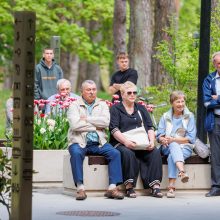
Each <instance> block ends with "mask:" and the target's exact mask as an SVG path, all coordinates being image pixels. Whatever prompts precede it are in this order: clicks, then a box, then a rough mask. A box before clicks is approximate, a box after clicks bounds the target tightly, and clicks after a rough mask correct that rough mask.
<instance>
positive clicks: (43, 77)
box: [34, 48, 63, 100]
mask: <svg viewBox="0 0 220 220" xmlns="http://www.w3.org/2000/svg"><path fill="white" fill-rule="evenodd" d="M62 78H63V71H62V69H61V67H60V66H59V65H58V64H56V62H55V60H54V51H53V49H51V48H46V49H44V52H43V58H42V59H41V60H40V63H39V64H37V65H36V68H35V88H34V99H37V100H38V99H45V100H46V99H48V98H49V97H50V96H52V95H53V94H55V93H56V92H57V89H56V85H57V81H58V80H59V79H62Z"/></svg>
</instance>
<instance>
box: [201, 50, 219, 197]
mask: <svg viewBox="0 0 220 220" xmlns="http://www.w3.org/2000/svg"><path fill="white" fill-rule="evenodd" d="M212 61H213V65H214V67H215V69H216V70H215V71H214V72H212V73H210V74H209V75H208V76H207V77H206V78H205V79H204V82H203V102H204V105H205V107H206V109H207V113H206V118H205V129H206V131H208V136H209V142H210V147H211V180H212V187H211V190H210V191H209V192H208V193H207V194H206V196H207V197H211V196H220V51H219V52H216V53H214V54H213V56H212Z"/></svg>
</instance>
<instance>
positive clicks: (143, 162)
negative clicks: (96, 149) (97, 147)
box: [109, 81, 163, 198]
mask: <svg viewBox="0 0 220 220" xmlns="http://www.w3.org/2000/svg"><path fill="white" fill-rule="evenodd" d="M120 92H121V96H122V102H121V103H118V104H116V105H113V106H112V107H111V110H110V115H111V118H110V126H109V128H110V132H111V137H110V143H111V144H112V145H113V146H116V149H118V150H119V151H120V153H121V159H122V172H123V182H124V185H125V188H126V196H127V197H130V198H135V197H136V193H135V190H134V188H135V186H136V182H137V178H138V174H139V172H140V176H141V179H142V182H143V186H144V189H148V188H150V189H151V195H152V196H154V197H157V198H161V197H163V194H162V192H161V191H160V183H161V180H162V161H161V155H160V152H159V150H158V149H157V148H156V147H155V145H154V141H155V133H154V129H153V124H152V121H151V118H150V115H149V113H148V112H147V110H146V108H145V107H144V106H142V105H140V104H138V103H135V100H136V95H137V87H136V85H135V84H133V83H132V82H129V81H127V82H125V83H124V84H122V85H121V88H120ZM142 123H143V124H144V128H145V130H146V132H147V134H148V138H149V141H150V147H149V148H147V149H146V150H135V146H136V144H135V143H134V142H132V141H130V140H128V139H127V138H126V137H125V136H124V135H123V132H126V131H129V130H131V129H134V128H137V127H141V126H142Z"/></svg>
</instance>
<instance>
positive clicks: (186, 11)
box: [179, 0, 201, 33]
mask: <svg viewBox="0 0 220 220" xmlns="http://www.w3.org/2000/svg"><path fill="white" fill-rule="evenodd" d="M200 3H201V0H181V8H180V15H179V29H181V30H185V32H188V33H192V32H194V31H197V30H199V15H200Z"/></svg>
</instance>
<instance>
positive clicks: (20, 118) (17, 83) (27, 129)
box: [10, 11, 36, 220]
mask: <svg viewBox="0 0 220 220" xmlns="http://www.w3.org/2000/svg"><path fill="white" fill-rule="evenodd" d="M14 19H15V24H14V54H13V58H14V60H13V61H14V63H13V65H14V76H13V78H14V84H13V109H14V111H13V148H12V207H11V216H10V220H30V219H31V218H32V173H33V111H34V110H33V109H34V108H33V97H34V66H35V20H36V15H35V13H34V12H27V11H23V12H15V15H14Z"/></svg>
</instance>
